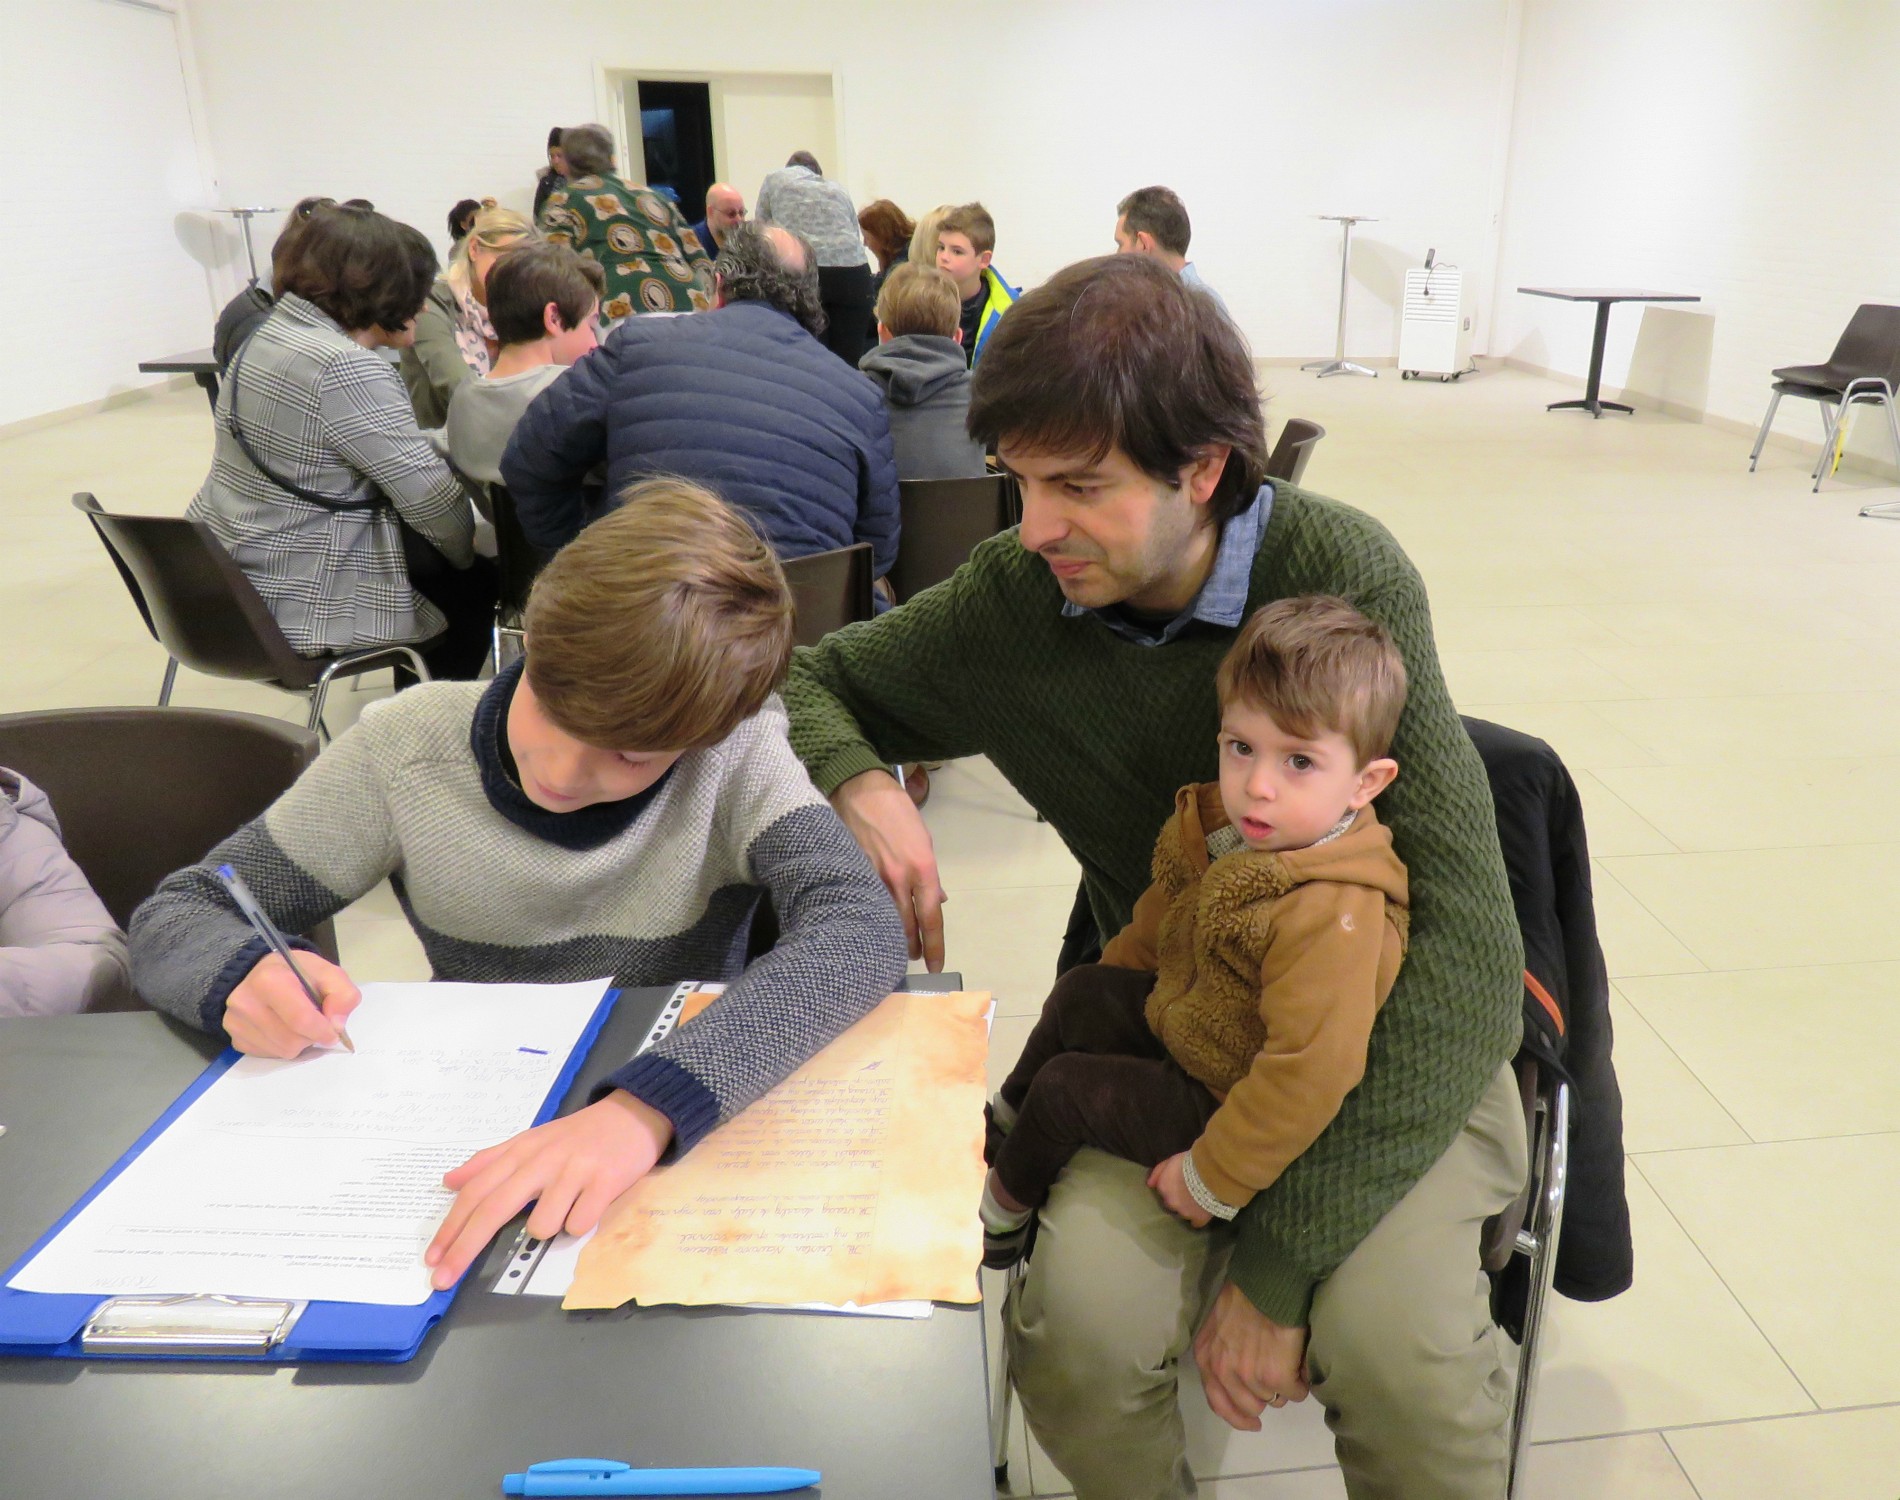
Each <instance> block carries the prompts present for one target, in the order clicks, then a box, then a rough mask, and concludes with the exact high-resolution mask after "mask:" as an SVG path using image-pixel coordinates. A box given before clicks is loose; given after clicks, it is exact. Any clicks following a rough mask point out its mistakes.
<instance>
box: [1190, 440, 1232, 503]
mask: <svg viewBox="0 0 1900 1500" xmlns="http://www.w3.org/2000/svg"><path fill="white" fill-rule="evenodd" d="M1233 451H1234V450H1233V449H1231V448H1229V447H1228V446H1227V445H1226V444H1225V443H1216V444H1215V445H1214V446H1213V447H1210V448H1203V449H1202V450H1201V451H1200V454H1199V455H1198V456H1197V457H1196V458H1195V460H1194V461H1193V462H1192V463H1191V464H1189V465H1188V466H1187V467H1186V468H1185V469H1183V470H1182V471H1181V483H1182V484H1184V485H1185V486H1186V487H1187V496H1188V499H1189V500H1191V501H1192V502H1193V503H1194V504H1196V505H1205V504H1207V502H1208V501H1210V500H1212V499H1213V498H1214V491H1215V490H1216V489H1218V488H1219V487H1220V477H1221V475H1222V474H1223V473H1224V472H1226V469H1227V456H1228V455H1229V454H1230V453H1232V452H1233Z"/></svg>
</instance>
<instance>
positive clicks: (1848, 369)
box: [1827, 302, 1900, 385]
mask: <svg viewBox="0 0 1900 1500" xmlns="http://www.w3.org/2000/svg"><path fill="white" fill-rule="evenodd" d="M1827 364H1828V369H1829V370H1830V371H1832V372H1833V373H1834V374H1835V375H1836V376H1838V377H1839V379H1840V381H1841V383H1842V384H1843V385H1845V384H1846V383H1847V382H1848V381H1849V380H1853V379H1857V378H1860V377H1864V376H1870V375H1871V376H1878V377H1880V378H1881V379H1883V380H1886V381H1887V382H1888V383H1889V384H1891V383H1893V381H1894V378H1895V375H1896V373H1900V307H1895V306H1893V305H1892V304H1890V303H1886V302H1863V303H1862V304H1861V305H1860V306H1859V307H1857V308H1855V309H1854V316H1853V317H1851V318H1849V319H1848V320H1847V327H1846V328H1845V329H1843V330H1842V331H1841V338H1840V342H1839V343H1837V344H1836V345H1835V346H1834V353H1833V354H1832V355H1831V356H1830V357H1829V359H1828V362H1827Z"/></svg>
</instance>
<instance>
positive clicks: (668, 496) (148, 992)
mask: <svg viewBox="0 0 1900 1500" xmlns="http://www.w3.org/2000/svg"><path fill="white" fill-rule="evenodd" d="M526 633H527V641H528V648H527V654H526V656H525V658H524V659H523V661H522V662H520V663H517V664H516V665H514V666H512V667H510V668H509V669H508V670H507V671H505V672H504V673H502V674H501V675H500V676H499V677H497V678H496V679H495V680H494V681H493V682H491V683H488V684H481V683H460V682H442V683H430V684H426V685H423V686H419V687H415V688H411V689H410V690H409V691H407V692H404V693H401V694H399V695H398V696H396V697H394V698H392V699H389V700H388V701H386V702H384V703H380V704H377V705H374V706H373V707H371V708H369V709H368V710H366V711H365V712H364V714H363V717H362V720H361V722H360V723H359V724H358V725H357V726H356V727H355V728H354V729H352V730H351V731H350V732H349V733H348V734H346V735H344V736H342V737H341V738H339V739H338V740H337V742H336V743H335V744H334V745H333V746H331V747H330V748H329V749H328V750H326V751H325V752H324V754H323V755H322V756H321V757H320V758H319V759H318V760H317V762H316V763H315V764H314V765H312V766H311V767H310V768H309V769H308V770H307V771H305V772H304V774H303V775H302V776H301V777H299V778H298V780H297V782H296V783H295V785H293V786H292V787H291V789H290V790H289V791H288V792H286V793H285V794H284V795H283V796H282V797H281V798H279V799H278V801H277V802H275V803H274V804H272V806H271V807H270V808H268V809H267V810H266V811H265V812H264V814H263V815H262V816H261V817H259V818H258V819H256V820H255V821H254V822H252V823H249V824H247V825H246V826H245V827H243V828H241V829H240V830H239V831H238V832H237V833H235V834H233V835H232V836H231V837H230V838H228V839H226V840H225V841H224V842H223V843H222V844H220V845H218V846H217V847H216V848H215V849H213V850H212V851H211V852H210V853H209V854H207V855H206V856H205V858H204V859H203V860H202V861H201V862H200V863H198V864H196V865H193V866H190V867H189V868H187V869H184V870H180V871H179V872H177V873H176V874H174V875H172V876H169V877H168V878H167V879H166V880H165V881H164V882H163V883H162V884H161V885H160V886H159V888H158V890H157V892H156V893H155V894H154V895H153V896H152V897H151V898H150V899H149V900H147V901H146V902H145V903H144V905H142V906H141V907H140V908H139V909H138V911H137V912H136V913H135V914H134V916H133V919H132V927H131V942H132V963H133V974H134V978H135V980H136V982H137V984H138V987H139V990H140V992H141V993H142V994H144V995H145V996H146V998H147V999H148V1000H150V1001H151V1002H152V1004H154V1005H155V1006H157V1007H158V1008H160V1009H162V1010H166V1011H169V1012H170V1013H171V1014H173V1015H175V1016H177V1017H178V1018H179V1019H180V1020H183V1021H185V1022H187V1023H189V1024H191V1025H194V1026H197V1027H199V1028H201V1029H202V1030H205V1031H209V1032H212V1033H214V1034H218V1033H222V1034H224V1035H227V1036H229V1038H230V1040H231V1043H232V1045H233V1046H235V1047H236V1048H238V1050H239V1051H242V1052H249V1053H256V1054H261V1055H265V1056H273V1057H290V1056H295V1055H296V1054H297V1053H298V1052H299V1051H301V1050H302V1049H303V1048H304V1047H306V1046H309V1045H312V1044H324V1043H328V1042H330V1041H332V1040H334V1039H335V1037H336V1035H337V1031H338V1029H339V1027H340V1026H341V1025H342V1023H343V1022H344V1020H345V1019H346V1018H347V1016H348V1015H349V1013H350V1011H351V1010H352V1009H353V1008H354V1007H355V1005H356V1003H357V1000H358V994H357V990H356V987H355V985H354V984H353V983H352V982H351V981H350V978H349V977H348V976H347V975H346V974H344V972H343V971H342V970H341V969H339V968H337V967H336V966H335V965H332V964H329V963H327V962H325V961H324V960H323V959H322V958H320V957H318V956H317V955H316V954H314V953H308V952H306V953H305V954H303V955H302V956H301V957H300V958H299V959H298V967H299V968H300V969H302V970H303V972H304V973H305V974H306V975H307V976H308V977H309V979H310V981H311V983H312V984H313V986H314V987H315V988H316V989H317V992H318V994H319V995H320V996H321V998H322V1007H321V1009H318V1008H317V1007H314V1006H312V1005H311V1004H310V1002H309V1000H308V998H307V997H305V995H304V994H303V991H302V990H301V988H300V987H299V986H298V984H297V981H296V978H295V976H293V975H292V974H290V972H289V971H288V968H287V966H286V965H285V964H284V963H283V961H282V960H281V959H279V958H277V957H275V956H274V955H271V954H269V953H268V952H267V951H266V950H265V948H264V945H263V944H262V942H261V940H260V939H258V938H257V937H256V935H255V934H254V933H253V931H252V929H251V928H250V926H249V925H248V924H247V923H246V922H245V920H244V918H243V917H242V916H241V915H240V914H239V912H238V910H237V908H236V906H235V905H234V904H233V903H232V901H231V899H230V897H229V895H228V894H227V893H226V892H225V890H224V887H223V886H222V885H221V884H220V883H219V881H218V880H217V878H216V876H215V874H214V873H213V872H214V871H215V870H216V868H217V866H218V865H219V864H221V863H227V862H228V863H230V864H231V865H233V866H235V867H236V869H237V871H238V873H239V874H240V875H242V876H243V878H244V880H245V882H246V883H247V884H248V885H249V886H250V888H251V890H252V892H253V893H254V894H255V895H256V896H257V898H258V900H259V902H260V903H261V904H262V905H263V906H264V908H265V910H266V911H267V912H268V913H269V914H270V916H271V917H272V919H273V920H274V921H275V922H276V923H277V925H278V926H279V927H280V928H282V929H283V930H285V931H286V932H293V933H294V932H303V931H307V930H308V929H309V928H310V927H311V926H313V925H315V924H316V923H318V922H321V921H322V920H323V919H324V918H326V917H328V916H330V915H332V914H333V913H335V912H337V911H339V910H341V909H342V908H343V907H344V906H347V905H348V904H349V903H350V902H352V901H354V900H355V899H357V898H358V897H359V896H361V895H363V894H364V893H366V892H367V891H369V890H370V889H372V888H373V887H374V886H375V885H376V884H377V883H378V882H379V881H381V880H383V879H384V878H385V877H387V878H388V879H389V880H390V881H391V883H392V884H393V885H394V887H395V890H396V895H397V899H398V900H399V901H400V902H401V903H402V908H403V912H404V914H405V916H407V918H408V919H409V923H410V925H411V926H412V927H413V928H414V929H415V931H416V933H417V935H418V936H419V937H420V938H421V940H422V945H423V948H424V949H425V951H426V952H427V953H428V955H429V959H430V962H431V964H432V966H433V968H434V971H435V975H436V977H437V978H439V979H445V980H477V981H509V980H516V981H529V980H532V981H547V982H553V981H560V980H574V979H587V978H594V977H597V976H600V975H606V974H611V975H612V976H614V978H615V980H616V982H618V983H619V984H621V985H645V984H658V983H662V982H671V981H674V980H677V979H680V978H684V977H688V976H691V977H700V978H731V980H732V982H731V985H730V987H729V988H728V989H727V991H726V993H725V994H724V996H723V997H722V998H721V1000H720V1002H719V1003H718V1004H717V1005H715V1006H713V1007H712V1008H711V1009H710V1010H708V1011H707V1012H706V1013H705V1014H704V1015H703V1016H701V1017H700V1018H699V1019H698V1020H696V1021H695V1022H694V1023H693V1024H692V1025H691V1026H688V1027H683V1028H680V1029H678V1030H676V1031H675V1032H673V1033H672V1034H671V1035H670V1036H668V1037H667V1038H666V1039H665V1040H664V1041H663V1042H661V1043H660V1044H659V1045H657V1046H655V1047H653V1048H651V1049H650V1050H648V1051H647V1052H645V1053H643V1054H642V1055H641V1056H639V1057H636V1058H634V1059H633V1060H632V1061H630V1062H629V1063H627V1064H626V1066H624V1067H622V1068H621V1069H620V1070H619V1071H618V1072H616V1073H614V1074H612V1075H611V1076H610V1077H609V1078H608V1080H607V1082H606V1083H605V1085H603V1088H602V1097H601V1098H599V1099H598V1100H597V1102H595V1103H594V1104H592V1105H590V1106H589V1107H588V1108H586V1109H582V1110H580V1111H578V1112H576V1113H575V1114H573V1115H570V1116H567V1117H565V1118H564V1119H560V1120H556V1121H553V1122H551V1123H549V1124H547V1125H542V1126H538V1127H536V1128H535V1129H534V1130H531V1131H527V1132H525V1133H524V1134H522V1135H520V1136H517V1137H515V1138H514V1139H513V1140H512V1141H509V1142H506V1143H503V1144H502V1145H499V1146H495V1147H491V1148H489V1149H488V1150H487V1151H484V1152H481V1153H478V1154H477V1155H476V1156H475V1157H473V1158H471V1159H470V1161H469V1162H468V1163H466V1164H464V1166H463V1167H461V1168H458V1169H457V1170H456V1171H455V1172H451V1173H450V1174H449V1175H448V1177H447V1178H446V1179H445V1182H446V1184H447V1186H449V1187H450V1188H453V1189H456V1190H457V1191H458V1193H459V1196H458V1198H457V1199H456V1202H455V1205H454V1206H453V1207H452V1208H451V1210H450V1212H449V1215H448V1218H447V1220H446V1221H445V1222H444V1225H443V1227H442V1230H441V1232H440V1233H439V1234H438V1235H437V1237H436V1240H435V1242H434V1244H433V1245H432V1246H431V1248H430V1252H429V1257H428V1258H429V1260H430V1262H431V1264H433V1265H435V1266H436V1284H437V1285H438V1286H446V1285H449V1284H451V1283H452V1282H453V1281H454V1280H455V1278H456V1277H457V1276H458V1275H459V1274H460V1272H461V1270H462V1269H463V1268H464V1267H466V1266H467V1265H468V1264H469V1262H470V1261H472V1260H473V1258H474V1256H475V1255H476V1254H477V1253H478V1252H479V1251H480V1249H481V1247H482V1246H483V1245H484V1244H486V1242H487V1241H488V1239H489V1237H490V1236H492V1235H493V1233H494V1232H495V1231H496V1230H497V1229H499V1228H500V1227H501V1226H502V1225H503V1224H505V1223H506V1222H507V1221H508V1220H509V1219H510V1218H512V1217H513V1216H514V1215H515V1214H516V1213H518V1212H519V1211H520V1210H521V1209H522V1208H523V1207H524V1206H525V1205H526V1204H527V1203H528V1202H529V1201H531V1200H534V1199H537V1198H538V1199H539V1206H538V1207H537V1208H536V1210H535V1212H534V1214H533V1216H532V1217H531V1218H530V1220H529V1227H530V1230H531V1232H532V1233H534V1234H535V1235H537V1236H546V1235H551V1234H553V1233H555V1232H556V1231H557V1230H559V1229H561V1228H562V1227H566V1228H567V1229H569V1230H571V1231H574V1232H577V1233H578V1232H581V1231H584V1230H585V1229H587V1228H590V1227H591V1226H592V1224H593V1223H594V1222H595V1221H596V1220H597V1219H598V1217H599V1215H600V1213H601V1212H602V1210H604V1209H605V1208H606V1206H607V1204H608V1203H610V1202H611V1201H612V1200H613V1199H614V1198H616V1197H617V1196H618V1195H619V1194H620V1193H621V1192H623V1191H624V1190H625V1189H626V1188H627V1187H628V1186H630V1185H631V1184H632V1183H633V1182H635V1181H637V1180H638V1179H639V1178H640V1177H641V1176H643V1175H644V1174H645V1173H646V1171H647V1170H648V1169H650V1168H651V1167H652V1166H653V1165H654V1164H655V1162H657V1161H658V1160H659V1159H660V1158H661V1157H662V1155H677V1154H678V1153H681V1152H684V1151H687V1150H690V1149H691V1148H692V1146H693V1145H694V1144H695V1143H696V1142H697V1141H698V1140H699V1139H700V1138H701V1137H703V1136H704V1135H705V1134H706V1133H707V1132H708V1131H710V1130H712V1129H713V1128H714V1127H715V1126H717V1125H719V1124H721V1123H723V1122H724V1121H726V1120H728V1119H730V1118H731V1117H732V1116H733V1115H735V1114H737V1113H738V1112H739V1111H741V1110H743V1109H744V1108H745V1107H746V1106H747V1105H749V1104H750V1103H752V1101H753V1100H755V1099H757V1098H758V1097H759V1096H760V1095H761V1094H763V1093H765V1092H766V1091H767V1090H768V1089H770V1088H772V1087H773V1086H775V1085H776V1084H778V1083H779V1082H781V1081H782V1080H783V1079H784V1078H785V1077H787V1076H788V1075H789V1074H790V1073H791V1072H792V1071H793V1070H794V1069H796V1068H797V1067H798V1066H799V1065H800V1064H802V1063H803V1062H805V1061H806V1060H807V1059H808V1058H810V1057H811V1056H812V1055H813V1054H814V1053H816V1052H817V1051H818V1050H819V1049H820V1048H822V1047H824V1046H825V1045H826V1043H828V1042H829V1041H831V1039H832V1038H833V1037H835V1036H837V1035H838V1034H839V1033H840V1032H842V1031H843V1030H844V1029H845V1028H846V1027H848V1026H850V1025H851V1023H852V1022H854V1021H856V1020H857V1019H858V1018H859V1017H860V1016H862V1015H864V1014H865V1013H866V1012H868V1011H869V1010H870V1009H871V1008H872V1007H873V1006H874V1005H876V1004H877V1002H878V1001H879V1000H881V999H882V998H883V997H884V996H885V995H887V994H888V993H890V991H891V990H892V989H893V988H894V987H895V986H896V984H897V983H898V981H899V980H900V979H901V978H902V976H903V972H904V966H905V941H904V933H903V928H902V926H901V925H900V924H899V922H898V919H897V914H896V912H895V910H894V909H893V907H892V905H891V901H890V898H889V896H888V895H887V894H886V893H885V890H884V887H883V886H882V884H881V883H880V882H879V880H878V878H877V876H876V874H875V873H874V872H873V871H872V868H871V865H870V863H869V861H868V860H867V859H866V858H865V855H864V853H863V851H862V850H860V849H859V848H858V846H857V844H856V842H855V841H854V840H853V839H852V838H851V836H850V834H849V833H847V832H846V831H845V828H844V825H843V824H841V823H840V822H839V821H838V818H837V816H836V814H835V813H833V812H832V810H831V807H830V806H829V804H828V803H826V801H825V799H824V798H823V797H821V796H820V795H819V794H818V792H817V791H816V790H815V789H814V788H813V786H812V784H811V780H810V778H809V777H808V776H807V775H806V773H805V771H804V768H803V767H802V766H801V765H800V764H799V762H798V760H797V758H796V757H795V756H794V755H793V754H792V752H791V749H790V747H789V746H788V745H787V743H786V739H785V715H784V711H783V709H782V707H781V706H780V704H779V702H778V699H777V697H776V696H775V693H774V689H775V688H776V686H777V684H778V682H779V680H780V679H781V677H782V676H783V674H784V671H785V668H786V665H787V663H788V662H789V659H790V654H791V640H792V602H791V597H790V594H789V592H788V591H787V589H786V585H785V580H784V575H783V574H782V573H781V572H780V570H779V566H778V563H777V561H776V559H775V558H774V557H773V555H772V552H771V549H770V548H769V547H768V546H767V545H766V544H765V543H764V542H763V541H762V540H760V538H759V537H758V535H757V533H755V532H754V531H753V530H752V529H751V527H750V526H749V525H748V524H747V523H746V521H745V520H744V519H743V518H742V517H741V516H740V515H739V514H738V513H737V512H736V511H734V510H732V509H731V508H730V507H728V506H726V505H725V504H724V503H722V502H721V501H720V500H718V499H717V498H716V497H715V496H713V495H711V494H710V493H708V492H707V491H705V490H703V489H700V488H699V487H697V486H695V485H691V484H688V483H686V482H684V481H680V480H653V481H649V482H648V483H646V484H643V485H640V486H638V487H637V488H635V489H634V490H632V491H630V492H629V494H628V495H627V497H626V503H625V504H623V505H622V506H621V507H620V508H619V509H617V510H615V511H613V512H612V513H611V514H609V515H607V516H605V517H603V518H602V519H601V520H600V521H597V522H596V523H595V524H594V525H592V526H590V527H589V528H588V529H587V530H586V531H585V532H583V533H582V535H581V536H580V537H579V539H577V540H576V541H574V542H573V543H571V544H570V545H569V546H568V547H567V548H565V549H564V550H563V551H562V552H561V553H560V554H558V555H557V556H556V557H555V559H554V560H553V562H551V563H550V564H549V565H548V568H547V570H546V571H545V572H544V573H543V574H542V575H541V576H540V578H539V579H537V580H536V583H535V587H534V593H533V595H532V597H531V599H530V601H529V604H528V610H527V620H526ZM761 896H769V897H770V899H771V902H772V907H773V910H774V912H775V913H776V914H777V917H778V922H779V929H780V936H779V939H778V942H777V944H776V945H775V946H774V947H773V948H772V950H771V951H770V952H769V953H766V954H764V955H763V956H761V957H759V958H758V959H756V960H755V961H753V962H752V963H751V964H747V963H746V962H745V951H746V940H747V936H748V932H749V930H750V926H751V920H752V916H753V913H754V911H755V910H756V909H757V907H758V904H759V900H760V898H761Z"/></svg>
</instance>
